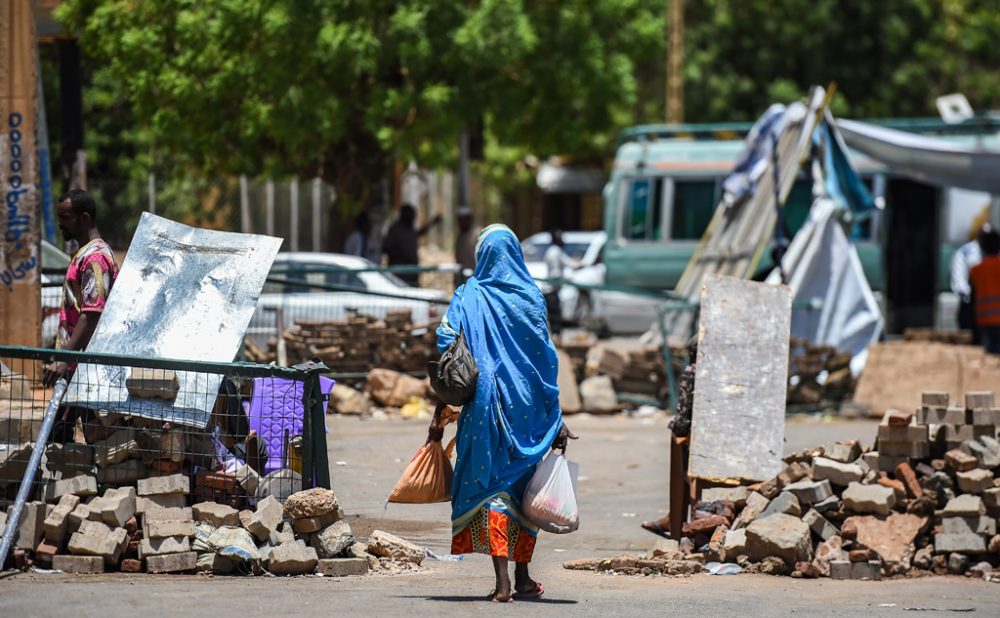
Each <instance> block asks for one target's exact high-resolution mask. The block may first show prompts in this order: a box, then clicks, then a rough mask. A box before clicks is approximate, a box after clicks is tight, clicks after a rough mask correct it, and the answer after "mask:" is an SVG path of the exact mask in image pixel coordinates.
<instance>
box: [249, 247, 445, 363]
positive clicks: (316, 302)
mask: <svg viewBox="0 0 1000 618" xmlns="http://www.w3.org/2000/svg"><path fill="white" fill-rule="evenodd" d="M376 268H377V266H376V265H375V264H373V263H372V262H370V261H368V260H366V259H364V258H360V257H356V256H353V255H343V254H339V253H279V254H278V256H277V257H276V258H275V259H274V265H273V266H272V267H271V275H270V276H269V278H268V282H267V283H265V284H264V290H263V292H262V293H261V295H260V299H259V300H258V302H257V310H256V311H254V315H253V318H251V320H250V326H249V328H248V329H247V335H248V336H250V337H252V338H253V339H255V340H256V341H258V342H260V343H263V342H265V341H267V339H268V338H270V337H273V336H276V335H277V332H278V331H277V311H276V310H277V309H279V308H280V309H281V310H282V315H283V323H284V327H285V328H288V327H290V326H291V325H292V324H294V323H295V321H296V320H340V319H344V318H346V317H347V311H348V309H356V310H357V311H358V312H359V313H361V314H362V315H368V316H371V317H374V318H382V317H385V315H386V313H388V312H390V311H397V310H399V309H409V310H410V311H411V312H412V313H411V315H412V320H413V324H414V325H423V324H428V323H431V322H435V321H437V320H438V319H440V317H441V316H442V315H444V312H445V310H446V309H447V304H446V303H445V302H441V301H447V300H448V298H447V296H446V295H445V294H444V292H441V291H440V290H428V289H424V288H417V287H412V286H410V285H409V284H407V283H406V282H404V281H402V280H401V279H399V278H398V277H396V276H395V275H393V274H392V273H389V272H378V271H376V270H373V269H376ZM281 279H288V280H292V279H295V280H305V281H306V282H308V283H313V284H319V285H331V286H345V287H349V288H356V289H358V290H359V291H358V292H353V291H350V290H324V289H322V288H311V287H309V286H307V285H296V284H294V283H291V282H288V283H279V282H278V281H280V280H281ZM430 301H438V302H430Z"/></svg>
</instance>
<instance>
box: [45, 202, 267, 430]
mask: <svg viewBox="0 0 1000 618" xmlns="http://www.w3.org/2000/svg"><path fill="white" fill-rule="evenodd" d="M280 245H281V239H280V238H272V237H270V236H256V235H253V234H235V233H232V232H216V231H213V230H202V229H198V228H193V227H189V226H187V225H182V224H180V223H175V222H173V221H169V220H167V219H164V218H162V217H157V216H156V215H151V214H149V213H143V215H142V219H141V220H140V221H139V227H138V229H136V232H135V236H134V237H133V238H132V245H131V247H130V248H129V252H128V255H126V256H125V262H124V263H123V264H122V268H121V271H120V272H119V274H118V279H117V280H116V281H115V285H114V287H113V288H112V289H111V294H110V295H109V296H108V303H107V305H106V306H105V308H104V313H103V314H102V316H101V321H100V322H99V323H98V325H97V331H96V332H95V333H94V336H93V338H92V339H91V341H90V345H88V346H87V351H88V352H99V353H107V354H123V355H129V356H141V357H146V358H171V359H180V360H194V361H214V362H230V361H232V360H233V358H235V357H236V353H237V352H238V351H239V348H240V342H241V341H242V340H243V334H244V333H245V332H246V329H247V325H248V324H249V323H250V317H251V316H252V315H253V312H254V309H255V308H256V306H257V299H258V297H259V296H260V291H261V289H262V288H263V287H264V280H265V279H266V278H267V273H268V271H269V270H270V269H271V263H272V262H273V261H274V256H275V255H277V253H278V247H279V246H280ZM129 375H130V370H129V368H128V367H116V366H114V365H99V364H91V363H82V364H80V366H79V367H78V368H77V371H76V374H75V375H74V376H73V379H72V380H71V381H70V384H69V388H68V390H67V391H66V398H65V401H66V402H67V403H76V404H79V405H81V406H84V407H88V408H92V409H95V410H108V411H112V412H122V413H125V414H130V415H135V416H141V417H144V418H151V419H155V420H163V421H172V422H176V423H180V424H183V425H193V426H196V427H204V426H205V425H206V424H207V423H208V418H209V414H210V413H211V411H212V408H213V407H214V405H215V400H216V397H217V395H218V391H219V384H220V383H221V382H222V376H221V375H220V374H217V373H203V372H190V371H178V372H177V379H178V380H179V381H180V391H179V392H178V393H177V398H176V399H175V400H173V401H163V400H159V399H146V398H141V397H134V396H132V395H130V394H129V392H128V389H127V388H126V385H125V381H126V380H127V379H128V377H129Z"/></svg>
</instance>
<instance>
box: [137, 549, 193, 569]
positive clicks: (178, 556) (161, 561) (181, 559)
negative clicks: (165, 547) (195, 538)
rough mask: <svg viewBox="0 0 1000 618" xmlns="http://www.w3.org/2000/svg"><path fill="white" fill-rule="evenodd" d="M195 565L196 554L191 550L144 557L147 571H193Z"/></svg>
mask: <svg viewBox="0 0 1000 618" xmlns="http://www.w3.org/2000/svg"><path fill="white" fill-rule="evenodd" d="M197 566H198V554H197V553H195V552H193V551H185V552H181V553H175V554H160V555H155V556H149V557H148V558H146V572H147V573H181V572H183V571H193V570H195V568H196V567H197Z"/></svg>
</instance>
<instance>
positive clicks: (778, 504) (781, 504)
mask: <svg viewBox="0 0 1000 618" xmlns="http://www.w3.org/2000/svg"><path fill="white" fill-rule="evenodd" d="M779 513H780V514H784V515H791V516H793V517H799V516H801V515H802V507H801V506H800V504H799V499H798V498H796V497H795V494H793V493H792V492H790V491H783V492H781V493H780V494H778V497H776V498H775V499H774V500H771V502H770V503H769V504H768V505H767V508H766V509H764V511H763V512H762V513H761V514H760V515H759V516H758V517H757V519H764V518H765V517H770V516H771V515H777V514H779Z"/></svg>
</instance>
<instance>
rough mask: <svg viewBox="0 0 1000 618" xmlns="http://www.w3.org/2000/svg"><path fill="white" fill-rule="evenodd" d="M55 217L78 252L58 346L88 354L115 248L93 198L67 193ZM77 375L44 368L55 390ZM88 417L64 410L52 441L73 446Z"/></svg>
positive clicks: (113, 273)
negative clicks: (100, 224)
mask: <svg viewBox="0 0 1000 618" xmlns="http://www.w3.org/2000/svg"><path fill="white" fill-rule="evenodd" d="M56 216H57V217H58V223H59V230H60V231H61V232H62V234H63V238H64V239H66V240H67V241H75V242H76V245H77V246H78V247H79V249H77V250H76V252H75V253H74V254H73V259H72V261H70V264H69V268H67V269H66V281H65V283H63V299H62V308H61V309H60V311H59V334H58V335H57V337H56V347H57V348H59V349H63V350H85V349H86V348H87V344H89V343H90V338H91V337H92V336H93V335H94V331H95V330H97V322H98V320H100V319H101V313H102V312H103V311H104V305H105V303H106V302H107V299H108V293H110V292H111V286H113V285H114V283H115V279H116V278H117V277H118V265H117V264H116V263H115V254H114V252H113V251H111V247H109V246H108V243H106V242H104V240H103V239H102V238H101V233H100V232H98V231H97V204H96V202H94V198H92V197H91V196H90V194H88V193H87V192H86V191H82V190H80V189H73V190H71V191H70V192H69V193H66V194H65V195H63V196H62V197H60V198H59V203H58V205H57V207H56ZM75 370H76V364H75V363H64V362H62V361H56V362H54V363H51V364H50V365H48V366H47V367H46V368H45V373H44V375H43V376H42V382H43V384H44V385H45V386H52V385H54V384H55V383H56V380H58V379H59V378H63V377H65V378H69V377H71V376H72V374H73V372H74V371H75ZM86 413H89V410H83V409H80V408H75V407H70V406H64V407H62V408H61V409H60V411H59V416H58V417H57V419H56V425H55V426H54V427H53V429H52V439H53V441H55V442H72V441H73V428H74V426H75V425H76V419H77V417H79V416H81V415H86ZM84 420H85V421H86V418H85V419H84Z"/></svg>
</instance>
